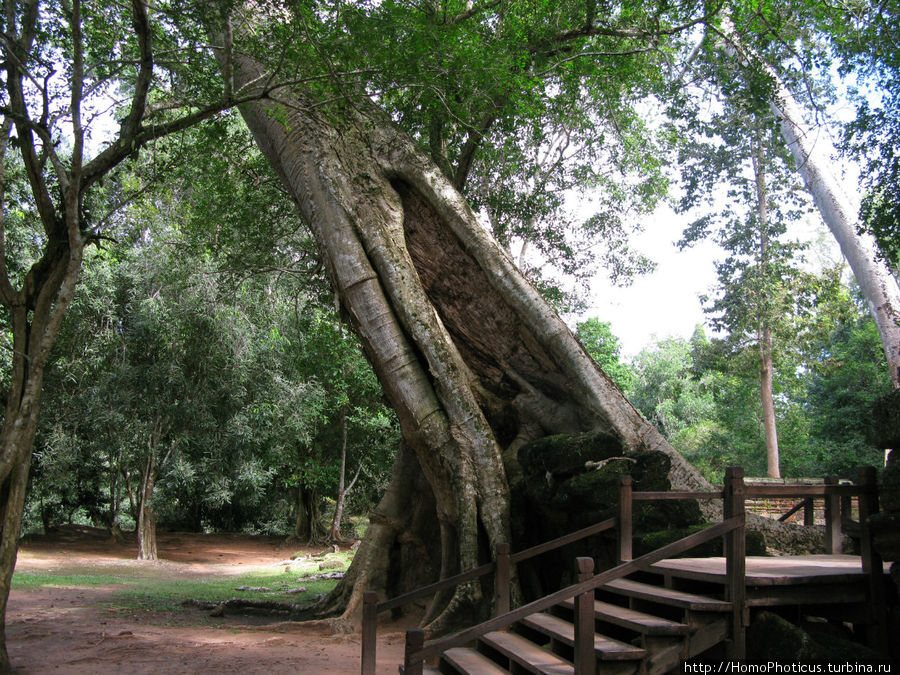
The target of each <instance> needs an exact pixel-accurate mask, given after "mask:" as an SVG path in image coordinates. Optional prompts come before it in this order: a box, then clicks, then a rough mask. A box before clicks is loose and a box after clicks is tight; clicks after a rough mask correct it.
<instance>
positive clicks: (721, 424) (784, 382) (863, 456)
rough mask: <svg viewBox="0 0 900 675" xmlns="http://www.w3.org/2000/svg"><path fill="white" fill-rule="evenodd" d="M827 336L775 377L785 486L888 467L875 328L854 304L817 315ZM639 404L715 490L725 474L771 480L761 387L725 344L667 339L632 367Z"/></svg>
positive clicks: (835, 305) (792, 356)
mask: <svg viewBox="0 0 900 675" xmlns="http://www.w3.org/2000/svg"><path fill="white" fill-rule="evenodd" d="M816 323H817V324H818V325H819V328H820V331H819V332H818V333H816V334H815V335H813V334H812V333H810V339H809V340H808V341H805V342H804V343H803V344H804V347H803V348H802V349H797V350H795V351H792V352H789V353H788V354H787V355H785V356H784V357H783V359H782V363H781V367H780V370H779V371H778V372H776V379H775V390H776V397H775V407H776V414H777V416H778V420H779V444H780V446H781V447H782V449H783V453H782V469H783V474H784V475H785V476H796V477H799V476H825V475H839V476H847V477H853V476H855V473H856V468H857V467H858V466H863V465H874V466H878V465H880V464H881V451H880V450H878V449H875V448H873V447H871V446H870V445H868V443H867V432H868V429H869V426H870V421H871V416H872V407H873V405H874V402H875V400H876V399H877V398H878V397H879V396H880V395H882V394H884V393H886V392H888V391H890V390H891V384H890V380H889V379H888V377H887V374H886V367H885V364H884V358H885V357H884V352H883V350H882V348H881V342H880V339H879V337H878V332H877V330H876V328H875V325H874V322H873V321H872V320H871V318H870V317H868V316H867V314H866V313H865V308H864V307H861V306H860V305H859V304H857V303H856V302H855V301H854V299H853V298H852V297H851V295H850V294H848V293H846V292H843V293H837V294H833V295H831V296H829V298H828V301H827V302H823V303H821V304H820V305H818V306H817V309H816ZM631 367H632V369H633V371H634V383H633V385H632V388H631V391H630V399H631V401H632V403H634V405H635V406H636V407H637V408H638V410H640V411H641V413H642V414H643V415H644V416H645V417H647V419H649V420H650V421H651V422H653V423H654V424H656V425H657V426H658V428H659V429H660V430H661V431H662V432H663V433H664V434H665V435H666V437H667V438H668V439H669V441H670V442H671V443H672V445H673V446H674V447H675V448H676V449H677V450H679V451H680V452H682V453H683V454H684V455H685V457H686V458H687V459H688V460H689V461H690V462H691V463H692V464H694V465H695V466H696V467H697V468H698V469H700V470H701V471H702V472H703V473H704V475H706V476H707V478H709V479H710V480H711V481H713V482H720V481H721V478H722V474H723V473H724V470H725V467H727V466H728V465H741V466H743V467H744V468H745V469H746V471H747V474H748V475H765V470H766V456H765V438H764V434H763V429H762V413H761V405H760V402H759V393H758V389H757V386H758V385H757V384H756V382H755V379H754V377H753V376H752V374H748V373H747V372H746V370H745V368H744V367H743V365H742V364H741V363H740V361H739V360H737V359H734V358H733V357H732V356H731V350H730V348H729V347H728V344H727V342H726V341H723V340H721V339H713V340H708V339H707V338H706V336H705V334H704V333H703V331H702V329H699V328H698V330H697V331H696V332H695V333H694V336H693V337H692V339H691V340H690V342H687V341H685V340H681V339H672V338H670V339H667V340H662V341H659V342H657V343H656V344H655V345H653V346H651V347H649V348H647V349H645V350H643V351H642V352H641V353H640V354H638V356H637V357H635V359H634V360H633V362H632V364H631Z"/></svg>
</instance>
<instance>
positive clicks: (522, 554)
mask: <svg viewBox="0 0 900 675" xmlns="http://www.w3.org/2000/svg"><path fill="white" fill-rule="evenodd" d="M615 526H616V519H615V518H607V519H606V520H601V521H600V522H599V523H594V524H593V525H589V526H588V527H584V528H582V529H580V530H576V531H575V532H570V533H569V534H567V535H564V536H562V537H557V538H556V539H553V540H551V541H547V542H544V543H543V544H538V545H537V546H532V547H531V548H526V549H525V550H523V551H519V552H518V553H512V554H510V556H509V561H510V562H511V563H513V564H516V563H519V562H522V561H523V560H528V559H529V558H533V557H534V556H536V555H540V554H541V553H546V552H547V551H552V550H554V549H556V548H561V547H563V546H565V545H566V544H571V543H572V542H575V541H579V540H580V539H584V538H586V537H590V536H591V535H594V534H599V533H600V532H604V531H606V530H611V529H613V528H614V527H615ZM495 568H496V562H494V561H491V562H489V563H485V564H484V565H480V566H478V567H473V568H472V569H470V570H467V571H465V572H460V573H459V574H455V575H454V576H452V577H447V578H446V579H441V580H440V581H435V582H434V583H433V584H429V585H428V586H422V587H421V588H417V589H416V590H414V591H410V592H409V593H404V594H403V595H398V596H397V597H395V598H390V599H388V600H385V601H383V602H379V603H378V612H379V613H381V612H385V611H387V610H389V609H394V608H395V607H401V606H402V605H405V604H407V603H409V602H412V601H413V600H418V599H420V598H424V597H428V596H430V595H434V594H435V593H437V592H438V591H442V590H444V589H445V588H450V587H451V586H455V585H457V584H461V583H464V582H466V581H470V580H472V579H476V578H478V577H482V576H484V575H485V574H490V573H491V572H493V571H494V570H495Z"/></svg>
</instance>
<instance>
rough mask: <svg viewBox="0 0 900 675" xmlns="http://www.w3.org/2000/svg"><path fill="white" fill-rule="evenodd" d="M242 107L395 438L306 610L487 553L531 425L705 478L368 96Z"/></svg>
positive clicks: (499, 531) (470, 592)
mask: <svg viewBox="0 0 900 675" xmlns="http://www.w3.org/2000/svg"><path fill="white" fill-rule="evenodd" d="M233 73H234V78H235V86H241V87H249V86H252V85H251V83H252V82H253V81H258V82H262V81H264V78H263V77H261V76H262V74H263V71H262V68H261V67H260V66H259V65H258V64H257V63H256V62H254V61H252V60H250V59H249V58H247V57H238V56H236V57H235V58H234V62H233ZM241 112H242V114H243V116H244V119H245V121H246V122H247V125H248V126H249V128H250V129H251V131H252V132H253V135H254V137H255V138H256V141H257V143H258V144H259V146H260V148H261V149H262V151H263V153H264V154H265V156H266V157H267V158H268V160H269V161H270V162H271V163H272V165H273V166H274V168H275V169H276V171H277V172H278V174H279V175H280V177H281V179H282V181H283V183H284V185H285V187H286V188H287V190H288V191H289V193H290V194H291V195H292V196H293V198H294V200H295V201H296V203H297V205H298V207H299V209H300V212H301V214H302V215H303V217H304V219H305V220H306V222H307V223H308V224H309V226H310V227H311V229H312V231H313V233H314V235H315V237H316V239H317V241H318V244H319V248H320V251H321V254H322V257H323V259H324V260H325V261H326V263H327V267H328V269H329V272H330V275H331V279H332V282H333V284H334V286H335V288H336V289H337V293H338V296H339V298H340V302H341V308H342V314H343V316H344V317H345V318H346V319H347V320H349V321H350V323H351V324H352V325H353V327H354V328H355V329H356V331H357V332H358V334H359V336H360V338H361V340H362V343H363V346H364V349H365V351H366V354H367V356H368V358H369V360H370V362H371V363H372V365H373V367H374V370H375V372H376V374H377V376H378V378H379V380H380V382H381V384H382V386H383V387H384V390H385V394H386V396H387V398H388V399H389V401H390V403H391V405H392V407H393V408H394V410H395V411H396V413H397V415H398V418H399V420H400V423H401V429H402V435H403V441H404V449H403V451H402V452H401V453H400V454H399V456H398V458H397V462H396V465H395V472H394V477H393V480H392V483H391V485H390V487H389V489H388V491H387V493H386V495H385V497H384V499H383V500H382V502H381V503H380V504H379V506H378V507H377V508H376V510H375V512H374V513H373V515H372V523H371V525H370V527H369V530H368V532H367V535H366V537H365V540H364V542H363V544H362V545H361V548H360V550H359V552H358V554H357V556H356V558H355V560H354V563H353V565H352V566H351V568H350V570H349V571H348V574H347V576H346V577H345V579H344V582H343V583H342V584H341V585H340V586H339V587H338V588H337V589H336V590H335V592H334V593H333V594H332V596H331V598H330V599H329V600H327V601H326V603H325V607H324V610H323V611H329V612H336V611H343V612H344V614H343V616H344V618H351V617H355V615H356V612H357V609H358V608H359V606H360V599H361V593H362V591H364V590H368V589H374V590H377V591H380V592H382V593H388V592H390V593H392V594H393V593H397V592H402V590H403V589H404V588H405V587H408V586H415V585H417V583H418V582H421V581H426V580H428V579H429V578H431V579H433V578H436V577H438V576H440V577H446V576H449V575H451V574H453V573H455V572H457V571H459V570H460V569H468V568H471V567H474V566H476V565H478V564H480V563H481V562H484V560H485V559H489V558H490V556H491V555H492V553H491V552H492V551H493V550H494V546H495V544H497V543H500V542H508V541H510V490H511V488H512V489H515V484H516V476H517V468H516V464H517V461H516V454H517V451H518V449H519V448H520V447H521V446H522V445H524V444H525V443H527V442H529V441H532V440H535V439H537V438H541V437H544V436H547V435H550V434H559V433H575V432H582V431H589V430H601V431H605V432H607V433H610V434H612V435H614V436H616V437H618V438H619V439H621V442H622V445H623V447H624V448H625V451H626V452H635V451H638V450H641V449H654V450H658V451H661V452H664V453H666V454H667V455H668V456H669V457H670V458H671V464H672V471H671V481H672V484H673V485H674V486H676V487H682V488H687V487H697V486H701V485H702V486H705V485H706V483H705V481H704V480H703V479H702V478H701V477H700V476H699V474H698V473H697V472H696V471H695V470H694V469H693V468H692V467H691V466H690V465H689V464H688V463H687V462H686V461H685V460H684V459H683V458H682V457H681V456H680V455H679V454H678V453H677V452H675V451H674V450H673V449H672V448H671V447H670V446H669V445H668V444H667V443H666V441H665V440H664V439H663V438H662V436H661V435H660V434H659V433H658V432H657V431H656V429H654V428H653V427H652V426H651V425H650V424H648V423H647V422H646V421H645V420H644V419H643V418H642V417H641V416H640V415H639V414H638V413H637V411H636V410H635V409H634V407H633V406H631V405H630V404H629V403H628V401H627V400H626V399H625V398H624V396H623V395H622V393H621V392H620V391H619V390H618V388H617V387H616V386H615V385H614V384H613V383H612V381H611V380H610V379H609V378H608V377H607V376H606V375H605V374H604V373H603V372H602V371H600V370H599V368H597V367H596V365H595V364H594V362H593V361H592V360H591V358H590V357H589V356H588V355H587V353H586V352H585V351H584V349H583V348H582V347H581V345H580V344H579V343H578V342H577V340H575V338H574V337H573V336H572V334H571V332H570V331H569V330H568V328H567V327H566V326H565V324H564V323H563V322H562V320H561V319H560V318H559V317H558V316H557V315H556V314H555V312H553V311H552V309H550V307H549V306H548V305H547V304H546V302H545V301H544V300H543V299H542V298H541V296H540V294H539V293H538V292H537V290H536V289H535V288H534V287H533V286H532V285H531V284H530V283H529V282H528V281H527V280H526V279H525V278H524V277H523V276H522V274H521V273H520V272H519V271H518V269H517V268H516V267H515V265H514V264H513V262H512V261H511V260H510V258H509V257H508V256H507V255H506V254H505V253H504V252H503V251H502V250H501V249H500V247H499V246H497V245H496V243H495V242H494V240H493V239H492V237H491V236H490V235H489V234H488V233H487V232H486V230H485V229H484V227H483V226H482V225H481V224H480V223H479V221H478V219H477V218H476V216H475V214H474V213H473V212H472V211H471V209H470V208H469V207H468V205H467V204H466V203H465V201H464V200H463V198H462V197H461V196H460V194H459V193H458V191H457V190H456V189H455V188H454V187H453V185H452V183H451V182H450V180H448V179H447V178H446V177H445V176H444V175H443V174H442V173H441V171H440V170H439V169H438V167H437V166H436V165H434V163H433V162H432V161H431V160H430V159H429V158H428V157H427V156H426V155H424V153H422V152H421V151H420V150H419V149H418V148H416V146H415V145H414V143H413V141H412V140H411V139H410V138H408V137H407V136H406V135H405V134H403V133H402V132H400V131H399V130H398V129H396V127H394V125H393V124H392V123H391V122H390V120H389V119H388V118H387V117H386V116H385V115H384V114H383V113H382V112H381V111H380V110H378V109H377V108H376V107H375V106H374V105H372V104H371V102H369V101H368V100H367V99H365V98H359V99H354V100H353V101H352V102H349V101H348V102H344V103H343V104H339V105H338V106H335V107H333V108H331V109H330V110H328V111H327V113H326V111H325V110H324V109H322V108H319V107H317V106H315V105H314V101H311V100H307V99H306V97H305V95H304V93H303V92H302V91H295V92H294V93H293V95H292V99H291V103H290V106H279V105H278V104H276V103H274V102H260V103H255V104H248V105H245V106H242V107H241ZM413 561H415V562H413ZM483 599H484V598H483V597H482V592H481V589H480V587H479V586H477V585H475V584H471V585H467V586H464V587H460V588H458V589H457V590H456V592H455V593H454V594H453V595H452V596H451V597H450V598H449V599H447V598H444V599H441V601H440V605H441V606H440V607H433V608H432V609H431V610H430V611H429V612H428V614H429V616H431V617H434V621H433V622H432V623H431V626H432V628H439V627H441V626H442V625H445V621H447V620H452V619H453V617H454V616H457V615H458V612H461V611H468V610H469V609H471V608H473V607H478V606H479V605H481V606H483V605H484V604H485V603H484V602H483Z"/></svg>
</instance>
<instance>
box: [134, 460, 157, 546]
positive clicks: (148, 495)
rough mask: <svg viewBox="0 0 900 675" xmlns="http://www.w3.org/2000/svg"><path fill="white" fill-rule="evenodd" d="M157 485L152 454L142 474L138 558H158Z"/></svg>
mask: <svg viewBox="0 0 900 675" xmlns="http://www.w3.org/2000/svg"><path fill="white" fill-rule="evenodd" d="M155 485H156V466H155V462H154V458H153V456H152V454H151V456H149V457H148V458H147V463H146V464H145V466H144V472H143V475H142V476H141V502H140V507H139V508H140V511H139V514H138V527H137V534H138V555H137V557H138V560H157V559H158V556H157V551H156V510H155V509H154V508H153V489H154V487H155Z"/></svg>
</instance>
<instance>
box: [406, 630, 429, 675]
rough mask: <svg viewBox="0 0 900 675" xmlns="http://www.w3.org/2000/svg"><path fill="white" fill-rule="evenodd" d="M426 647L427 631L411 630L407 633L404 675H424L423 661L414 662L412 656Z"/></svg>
mask: <svg viewBox="0 0 900 675" xmlns="http://www.w3.org/2000/svg"><path fill="white" fill-rule="evenodd" d="M424 645H425V631H424V630H422V629H421V628H410V629H409V630H408V631H406V648H405V651H404V654H403V675H422V660H421V659H416V660H415V661H413V660H412V659H411V658H410V655H411V654H413V653H414V652H417V651H419V650H420V649H422V647H423V646H424Z"/></svg>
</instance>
